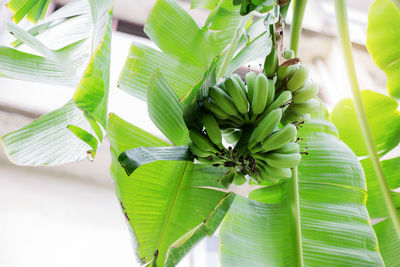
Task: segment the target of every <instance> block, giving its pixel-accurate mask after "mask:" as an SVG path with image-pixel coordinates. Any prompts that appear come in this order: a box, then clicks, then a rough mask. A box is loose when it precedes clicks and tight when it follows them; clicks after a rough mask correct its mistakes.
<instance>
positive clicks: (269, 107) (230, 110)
mask: <svg viewBox="0 0 400 267" xmlns="http://www.w3.org/2000/svg"><path fill="white" fill-rule="evenodd" d="M274 51H275V49H273V50H272V53H271V54H270V55H269V56H268V57H267V58H266V60H265V64H264V72H263V73H259V74H257V73H255V72H248V73H247V74H246V76H245V81H243V80H242V79H241V77H240V76H239V75H237V74H232V75H230V76H229V77H227V78H226V79H225V80H223V81H221V82H220V83H218V84H216V85H214V86H211V87H210V88H209V92H208V96H207V97H206V99H203V101H202V107H201V108H202V110H201V112H200V114H201V116H202V119H201V122H200V125H201V126H202V127H200V128H199V127H198V128H196V129H190V130H189V135H190V138H191V141H192V142H191V143H190V144H189V147H190V149H191V151H192V152H193V154H194V155H195V156H196V159H197V160H198V161H199V162H201V163H205V164H210V165H212V166H216V167H218V166H224V167H228V168H230V171H229V172H228V173H227V174H226V175H225V177H224V178H223V179H224V183H226V181H228V184H229V183H231V182H233V183H235V184H239V185H240V184H243V183H245V182H246V181H248V180H250V179H252V180H253V181H255V182H256V183H262V182H263V181H269V182H273V183H276V182H279V181H280V180H282V179H288V178H290V177H292V168H294V167H296V166H297V165H298V164H299V163H300V161H301V158H302V157H301V154H302V153H306V152H300V149H299V144H298V143H297V142H298V139H297V127H299V124H300V123H301V121H300V120H301V117H302V116H303V115H305V114H308V113H311V112H313V111H314V110H315V109H316V108H318V107H319V101H318V100H317V99H316V95H317V94H318V87H317V86H316V84H314V83H312V82H311V81H310V80H309V77H308V76H309V74H308V69H307V68H306V67H305V66H303V65H301V64H299V63H298V59H296V58H294V56H295V55H294V52H293V51H291V50H287V51H285V53H284V57H285V58H286V59H287V60H288V61H289V62H290V63H291V64H282V65H279V64H278V55H277V54H276V51H275V53H274ZM228 174H229V175H228ZM221 179H222V177H221ZM221 179H220V180H221Z"/></svg>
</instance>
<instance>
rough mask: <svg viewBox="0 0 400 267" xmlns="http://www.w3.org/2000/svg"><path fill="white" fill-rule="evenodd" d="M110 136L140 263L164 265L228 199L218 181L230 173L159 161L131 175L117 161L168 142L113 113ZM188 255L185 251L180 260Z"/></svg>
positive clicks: (121, 195)
mask: <svg viewBox="0 0 400 267" xmlns="http://www.w3.org/2000/svg"><path fill="white" fill-rule="evenodd" d="M107 133H108V137H109V140H110V143H111V153H112V166H111V174H112V177H113V179H114V182H115V186H116V191H117V195H118V198H119V199H120V201H121V203H122V206H123V210H124V212H126V216H127V218H128V219H129V225H130V226H131V228H132V233H133V235H134V243H135V245H136V252H137V256H138V259H139V260H140V261H141V262H142V263H146V262H152V263H153V264H154V263H157V264H158V265H160V266H161V265H163V264H164V262H165V260H166V257H167V253H168V248H169V247H170V246H171V245H172V244H173V243H175V242H176V241H177V240H178V239H179V238H181V237H182V236H184V235H185V234H187V233H188V232H191V231H192V229H194V228H196V227H197V226H199V225H200V224H201V223H202V222H203V221H204V219H206V218H207V217H208V216H209V215H210V214H211V213H212V212H213V209H214V208H215V207H216V206H218V204H219V203H220V201H221V200H223V199H224V197H225V195H226V192H223V191H220V190H221V188H222V186H221V185H220V184H219V183H218V182H217V179H218V177H219V176H220V175H222V174H223V173H224V172H226V169H225V168H215V167H210V166H207V165H201V164H200V165H199V164H193V163H192V162H183V161H157V162H152V163H149V164H146V165H143V166H141V167H140V168H138V169H136V171H135V172H134V173H132V175H131V176H128V175H127V174H126V173H125V170H124V169H123V168H122V167H121V166H120V164H119V162H118V160H117V158H118V156H119V155H120V154H121V153H122V152H124V151H126V150H129V149H132V148H136V147H150V146H167V145H168V144H167V143H166V142H164V141H161V140H160V139H158V138H156V137H154V136H152V135H151V134H149V133H147V132H145V131H143V130H140V129H139V128H137V127H135V126H133V125H131V124H129V123H127V122H126V121H123V120H122V119H120V118H119V117H118V116H116V115H114V114H111V115H110V117H109V121H108V124H107ZM214 188H216V189H218V188H219V189H218V190H215V189H214ZM213 225H214V224H213ZM213 227H214V226H213ZM196 236H197V235H196ZM196 240H197V239H196ZM186 246H187V245H184V247H183V248H185V247H186ZM184 252H185V250H184V249H182V252H179V257H181V255H182V254H181V253H184ZM174 253H176V252H174ZM154 255H156V256H154ZM176 257H178V256H177V255H173V256H172V258H170V259H171V260H173V259H175V258H176Z"/></svg>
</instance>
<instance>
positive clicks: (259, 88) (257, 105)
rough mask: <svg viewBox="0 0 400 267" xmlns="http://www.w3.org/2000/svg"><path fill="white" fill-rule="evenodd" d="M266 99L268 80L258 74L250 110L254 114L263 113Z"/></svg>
mask: <svg viewBox="0 0 400 267" xmlns="http://www.w3.org/2000/svg"><path fill="white" fill-rule="evenodd" d="M267 98H268V79H267V77H265V75H264V74H262V73H260V74H258V76H257V79H256V87H255V91H254V95H253V101H252V102H251V108H252V110H253V112H254V114H260V113H262V112H263V111H264V109H265V105H266V104H267Z"/></svg>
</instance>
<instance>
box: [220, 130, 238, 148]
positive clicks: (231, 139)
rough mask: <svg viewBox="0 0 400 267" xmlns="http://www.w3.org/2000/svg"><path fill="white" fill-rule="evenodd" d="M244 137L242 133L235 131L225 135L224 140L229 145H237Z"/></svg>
mask: <svg viewBox="0 0 400 267" xmlns="http://www.w3.org/2000/svg"><path fill="white" fill-rule="evenodd" d="M241 135H242V131H239V130H234V131H231V132H229V133H224V139H225V141H226V142H227V143H228V144H232V145H233V144H236V143H237V141H238V140H239V138H240V136H241Z"/></svg>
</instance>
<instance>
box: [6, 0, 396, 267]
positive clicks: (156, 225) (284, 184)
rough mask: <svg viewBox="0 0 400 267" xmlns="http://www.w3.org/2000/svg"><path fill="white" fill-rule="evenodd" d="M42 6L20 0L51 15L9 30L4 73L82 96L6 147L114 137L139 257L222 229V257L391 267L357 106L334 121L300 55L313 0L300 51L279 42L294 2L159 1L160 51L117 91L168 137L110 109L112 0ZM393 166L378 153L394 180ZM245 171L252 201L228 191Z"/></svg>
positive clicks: (58, 153) (15, 156)
mask: <svg viewBox="0 0 400 267" xmlns="http://www.w3.org/2000/svg"><path fill="white" fill-rule="evenodd" d="M378 1H383V0H377V2H378ZM47 5H48V1H31V0H12V1H11V2H10V4H9V7H10V9H11V10H12V11H13V12H14V13H15V15H14V21H15V22H17V23H18V22H19V21H20V20H21V19H22V18H23V17H24V16H25V15H26V16H27V18H28V19H31V20H33V21H35V22H37V21H39V20H41V21H40V22H39V23H38V24H37V25H35V26H34V27H32V28H30V29H22V28H21V27H19V26H18V25H15V24H12V23H10V24H9V25H8V29H9V31H10V33H12V34H13V36H14V37H15V38H16V40H15V41H14V42H13V43H12V45H13V46H14V47H15V48H9V47H0V74H1V76H3V77H5V78H12V79H21V80H28V81H33V82H39V83H51V84H58V85H63V86H69V87H72V88H76V91H75V93H74V95H73V96H72V98H71V100H70V101H69V102H68V103H66V104H65V105H64V106H62V107H60V108H59V109H56V110H55V111H53V112H51V113H49V114H46V115H44V116H42V117H41V118H39V119H37V120H35V121H33V122H32V123H30V124H28V125H26V126H25V127H23V128H21V129H20V130H17V131H14V132H11V133H9V134H7V135H5V136H3V137H2V139H1V140H2V144H3V147H4V149H5V151H6V153H7V155H8V157H9V159H10V160H11V161H12V162H14V163H16V164H19V165H30V166H38V165H57V164H64V163H67V162H71V161H76V160H81V159H83V158H84V157H85V155H87V154H89V155H90V157H91V158H94V157H95V154H96V149H97V148H98V146H99V145H100V144H101V142H102V140H103V138H104V136H105V135H106V136H107V138H108V140H109V141H110V144H111V147H110V152H111V156H112V164H111V176H112V179H113V181H114V183H115V191H116V195H117V197H118V199H119V201H120V205H121V210H122V212H123V214H124V215H125V218H126V221H127V223H128V225H129V228H130V230H131V234H132V237H133V238H132V240H133V246H134V247H135V251H136V255H137V260H138V262H140V263H142V264H146V265H147V266H175V265H177V264H178V263H179V261H180V260H181V259H182V258H183V257H184V256H185V255H186V254H187V253H188V252H189V251H190V250H191V249H192V248H193V247H194V245H195V244H196V243H197V242H199V241H200V240H201V239H203V238H205V237H206V236H211V235H213V234H214V233H215V232H216V230H217V229H218V228H220V231H219V236H220V258H221V264H222V265H223V266H355V265H357V266H384V261H385V263H386V265H387V266H391V265H393V266H395V265H394V264H395V263H396V257H397V256H396V253H395V248H396V247H395V245H394V244H396V243H395V242H397V241H398V240H394V241H393V237H392V235H391V232H390V231H392V230H391V229H392V228H390V227H393V224H390V222H392V221H391V220H390V219H393V217H390V218H389V219H386V220H384V221H382V222H380V223H378V224H376V225H375V226H374V227H372V226H371V223H370V215H371V216H372V217H373V218H377V217H386V216H387V214H386V213H385V212H386V210H385V209H384V208H383V207H384V206H382V199H381V195H380V192H378V191H377V189H376V187H377V185H376V183H375V184H374V182H373V181H374V180H373V179H374V178H373V175H374V174H373V173H372V171H368V170H370V169H371V168H370V167H368V166H370V165H368V164H370V163H369V161H368V159H366V160H363V161H362V162H361V163H362V164H361V163H360V161H359V160H358V158H357V156H365V155H366V152H365V147H364V146H363V144H361V143H360V141H359V140H360V137H359V136H357V135H354V136H353V135H351V134H350V133H348V132H347V130H346V129H347V128H346V127H348V125H347V122H348V123H349V125H352V126H353V125H354V123H355V122H354V121H349V120H350V118H351V117H350V116H347V115H349V114H348V113H349V112H354V111H353V110H351V111H347V110H344V111H343V109H341V108H340V107H341V104H338V108H337V109H335V110H334V112H333V113H332V115H331V116H330V118H331V120H332V122H333V123H335V124H336V127H337V128H336V127H335V126H334V124H332V122H331V121H329V115H328V114H326V112H325V111H324V106H323V104H322V103H321V101H320V100H319V99H318V98H317V97H316V94H317V92H318V89H317V87H316V86H315V85H314V84H311V83H309V82H308V72H307V69H306V68H305V67H304V66H303V65H301V64H300V63H299V59H298V58H297V56H298V55H297V47H298V42H299V38H300V34H299V31H300V29H301V20H302V17H303V12H304V9H305V5H306V1H304V0H303V1H302V0H297V1H295V3H294V7H295V8H294V12H293V16H294V17H293V21H294V25H293V29H292V33H291V36H292V39H291V47H290V48H291V49H292V50H286V51H284V49H282V48H283V44H282V40H281V38H280V37H281V34H282V25H283V20H284V18H285V16H286V13H287V9H288V7H289V5H290V1H270V0H267V1H258V0H243V1H235V0H234V1H232V0H192V1H191V5H192V8H204V9H206V10H208V11H209V15H208V17H207V20H206V21H205V23H204V25H202V26H199V25H197V23H196V22H195V21H194V19H193V18H192V17H191V16H190V15H189V14H188V13H187V12H186V11H185V10H184V9H183V8H181V7H180V5H179V4H178V3H177V2H175V1H174V0H158V1H157V2H156V3H155V5H154V7H153V9H152V11H151V12H150V15H149V17H148V19H147V22H146V25H145V28H144V30H145V33H146V34H147V36H148V37H149V38H150V39H151V40H152V41H153V42H154V44H155V45H156V46H157V48H154V47H150V46H146V45H143V44H141V43H137V42H134V43H133V44H132V46H131V48H130V51H129V55H128V57H127V59H126V62H125V64H124V66H123V69H122V72H121V74H120V77H119V81H118V88H119V89H121V90H124V91H126V92H127V93H129V94H131V95H132V96H133V97H136V98H139V99H141V100H145V101H147V105H148V112H149V115H150V118H151V120H152V122H153V123H154V124H155V125H156V126H157V127H158V128H159V129H160V131H161V132H162V133H163V135H164V136H165V138H164V139H160V138H158V137H156V136H154V135H152V134H150V133H148V132H146V131H145V130H143V129H140V128H138V127H137V126H135V125H132V124H130V123H129V122H127V121H125V120H123V119H122V118H120V117H119V116H118V115H117V114H113V113H111V114H108V111H107V100H108V91H109V86H110V85H109V80H110V77H109V76H110V53H111V51H110V41H111V22H112V2H111V1H109V0H100V1H98V0H96V1H94V0H79V1H75V2H72V3H71V4H69V5H66V6H64V7H63V8H61V9H59V10H58V11H56V12H54V13H53V14H51V15H49V16H48V17H43V14H44V13H45V10H46V7H47ZM61 26H62V27H63V28H68V26H69V29H70V30H69V31H68V32H65V38H61V39H57V42H55V43H51V42H49V43H48V44H47V43H46V42H44V41H42V39H40V38H39V37H41V36H42V35H43V33H48V34H51V33H52V32H53V33H54V32H55V31H54V30H56V29H57V27H61ZM87 29H91V30H90V31H88V30H87ZM51 39H52V38H51V35H50V40H51ZM20 45H27V46H30V47H31V48H32V49H33V50H35V54H33V53H32V54H30V53H27V52H22V51H21V50H20V49H18V47H19V46H20ZM385 55H386V54H385ZM261 57H262V58H266V60H265V65H264V67H263V69H264V71H263V72H262V73H260V74H257V73H254V72H249V74H248V75H246V79H245V80H246V83H245V82H244V81H243V80H242V78H241V77H239V76H238V75H236V74H232V73H233V72H234V71H235V70H237V69H238V67H239V66H242V65H245V64H248V63H249V62H251V61H253V60H255V59H258V58H261ZM264 73H265V74H264ZM367 98H368V96H367ZM379 101H381V103H380V105H390V106H391V109H390V111H388V112H387V117H388V118H390V119H388V125H389V123H390V125H393V121H395V122H396V123H397V122H398V118H397V117H396V116H398V111H396V108H397V106H396V105H395V104H394V103H393V101H392V100H387V99H383V98H382V99H381V100H379ZM389 102H390V103H389ZM374 105H375V104H374ZM374 105H373V106H374ZM343 106H344V107H347V105H343ZM127 108H128V107H127ZM376 109H377V108H376V107H375V106H374V107H373V108H372V109H371V111H370V114H373V115H371V116H374V115H376V114H377V112H376ZM345 112H348V113H345ZM344 116H346V118H349V119H348V120H344V119H343V117H344ZM336 118H338V119H336ZM350 123H351V124H350ZM259 125H261V126H259ZM257 126H259V127H257ZM267 128H268V129H269V130H268V131H267V130H266V129H267ZM396 129H397V128H393V131H391V132H390V133H386V132H383V128H382V127H380V129H378V130H377V131H379V132H378V135H379V138H378V139H377V140H379V143H377V145H378V147H379V152H382V153H385V152H387V151H389V150H390V149H392V148H393V147H394V146H395V145H397V144H398V141H399V140H398V139H395V138H397V137H398V132H399V131H397V130H396ZM357 134H358V132H357ZM222 136H223V137H224V140H225V141H224V143H223V142H222V141H221V140H222ZM339 137H340V138H341V139H342V140H343V141H344V142H343V141H342V140H340V139H339ZM226 143H229V144H231V145H232V146H229V147H228V145H227V144H226ZM360 151H361V152H360ZM288 155H289V156H288ZM289 159H290V160H289ZM300 160H301V161H300ZM396 162H397V159H396V160H389V161H388V162H384V163H383V166H384V167H386V168H385V169H386V170H387V171H386V172H387V173H388V177H390V178H388V179H390V180H388V182H390V185H391V186H395V183H396V181H397V180H396V178H397V175H396V173H397V172H396V169H394V166H395V164H396ZM363 167H364V171H365V174H366V175H367V181H366V180H365V175H364V171H363ZM386 172H385V173H386ZM371 181H372V182H371ZM245 182H248V183H250V184H252V185H257V186H254V188H255V189H254V190H253V191H251V192H250V194H249V195H248V196H241V195H238V194H236V193H235V192H233V190H232V188H233V187H232V186H230V185H231V184H232V183H236V184H243V183H245ZM367 183H368V190H367ZM374 186H375V187H374ZM371 188H372V190H371ZM391 188H392V187H391ZM367 196H369V198H368V199H369V200H368V202H367V204H366V201H367ZM395 197H396V196H395ZM393 203H394V202H393ZM386 204H388V203H387V202H384V204H383V205H386ZM367 208H368V209H367ZM374 230H375V231H374ZM377 235H378V239H377ZM378 241H379V244H378ZM380 242H382V244H383V248H384V250H382V255H383V258H384V259H382V255H381V253H380V250H379V245H381V244H380ZM383 260H384V261H383Z"/></svg>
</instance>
